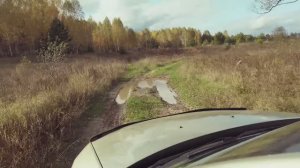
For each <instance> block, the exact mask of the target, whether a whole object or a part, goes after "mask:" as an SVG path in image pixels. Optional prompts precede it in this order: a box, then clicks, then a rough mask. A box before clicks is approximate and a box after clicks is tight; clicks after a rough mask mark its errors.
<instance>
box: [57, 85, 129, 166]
mask: <svg viewBox="0 0 300 168" xmlns="http://www.w3.org/2000/svg"><path fill="white" fill-rule="evenodd" d="M122 85H123V83H120V84H118V85H117V86H115V87H114V88H113V89H112V90H111V91H110V92H109V93H108V94H107V96H105V97H104V98H103V97H102V100H99V101H102V102H103V104H104V109H103V110H96V111H94V112H93V113H94V115H92V116H91V115H83V116H82V117H80V118H79V119H78V120H77V122H75V124H73V125H72V128H71V130H72V131H71V132H70V134H72V135H71V136H69V137H70V138H68V139H66V140H65V143H66V144H69V145H68V146H67V147H66V148H65V149H64V151H63V152H62V153H61V154H60V155H59V156H58V158H57V160H56V162H55V164H54V166H53V167H57V168H70V167H71V166H72V163H73V161H74V159H75V158H76V156H77V155H78V154H79V153H80V152H81V150H82V149H83V148H84V147H85V146H86V145H87V144H88V143H89V141H90V139H91V138H92V137H93V136H95V135H98V134H100V133H103V132H105V131H108V130H110V129H112V128H114V127H117V126H119V125H121V124H122V111H123V108H124V107H123V106H122V105H118V104H117V103H116V101H115V99H116V97H117V95H118V92H119V90H120V88H122ZM95 101H97V100H95ZM99 104H100V105H102V106H103V104H102V103H99ZM96 109H97V108H96Z"/></svg>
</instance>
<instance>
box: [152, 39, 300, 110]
mask: <svg viewBox="0 0 300 168" xmlns="http://www.w3.org/2000/svg"><path fill="white" fill-rule="evenodd" d="M299 45H300V43H299V42H298V41H283V42H276V43H266V44H263V45H257V44H247V45H238V46H234V47H231V48H228V47H223V46H211V47H206V48H202V49H200V51H199V53H197V54H195V55H194V56H191V57H187V58H186V59H182V60H181V61H177V62H176V63H172V64H169V65H167V66H164V67H161V68H158V69H157V70H156V71H154V72H153V73H151V75H150V76H155V77H159V76H167V77H169V80H170V83H171V85H172V86H173V87H174V89H175V90H176V91H177V92H178V94H179V97H180V98H181V99H182V100H183V102H184V103H185V104H186V106H188V107H189V108H191V109H194V108H214V107H246V108H248V109H255V110H265V111H286V112H296V113H300V48H299Z"/></svg>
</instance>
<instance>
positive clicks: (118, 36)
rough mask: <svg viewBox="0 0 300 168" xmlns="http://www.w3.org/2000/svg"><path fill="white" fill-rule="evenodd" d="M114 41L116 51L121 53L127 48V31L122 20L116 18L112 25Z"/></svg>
mask: <svg viewBox="0 0 300 168" xmlns="http://www.w3.org/2000/svg"><path fill="white" fill-rule="evenodd" d="M112 40H113V43H114V47H115V51H117V52H121V51H122V50H124V48H125V42H126V30H125V28H124V26H123V23H122V21H121V19H120V18H115V19H114V20H113V23H112Z"/></svg>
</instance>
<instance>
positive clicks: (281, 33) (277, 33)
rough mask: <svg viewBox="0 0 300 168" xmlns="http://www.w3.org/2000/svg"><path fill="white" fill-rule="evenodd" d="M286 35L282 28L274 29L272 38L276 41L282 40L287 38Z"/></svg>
mask: <svg viewBox="0 0 300 168" xmlns="http://www.w3.org/2000/svg"><path fill="white" fill-rule="evenodd" d="M287 34H288V33H287V31H286V30H285V28H284V27H283V26H280V27H276V28H275V29H274V31H273V36H274V38H276V39H283V38H285V37H287Z"/></svg>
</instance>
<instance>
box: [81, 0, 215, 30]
mask: <svg viewBox="0 0 300 168" xmlns="http://www.w3.org/2000/svg"><path fill="white" fill-rule="evenodd" d="M91 2H92V0H85V1H83V3H82V5H83V7H84V9H88V10H90V9H89V8H88V7H89V4H93V3H91ZM94 5H97V12H94V13H93V14H91V15H92V17H93V18H94V19H96V20H98V21H101V20H103V19H104V17H105V16H108V17H109V18H110V19H112V18H114V17H120V18H121V19H122V20H123V22H124V23H125V25H128V26H130V27H134V28H136V29H142V28H145V27H149V28H153V29H156V28H161V27H173V26H182V25H186V26H194V27H195V26H197V24H199V23H195V18H197V19H199V22H200V21H201V22H202V23H204V22H205V21H206V18H205V17H201V16H205V15H213V14H214V13H213V12H212V11H213V10H212V2H211V0H201V1H200V0H184V1H183V0H161V1H158V0H144V1H142V0H100V1H98V3H97V4H94ZM86 13H87V14H89V11H88V12H86Z"/></svg>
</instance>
